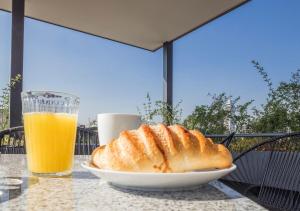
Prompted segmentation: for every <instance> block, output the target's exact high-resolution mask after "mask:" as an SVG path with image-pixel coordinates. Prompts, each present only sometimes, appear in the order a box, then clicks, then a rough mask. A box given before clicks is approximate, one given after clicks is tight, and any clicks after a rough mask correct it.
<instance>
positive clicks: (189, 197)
mask: <svg viewBox="0 0 300 211" xmlns="http://www.w3.org/2000/svg"><path fill="white" fill-rule="evenodd" d="M86 159H87V157H86V156H76V158H75V164H74V171H73V174H72V176H69V177H66V178H39V177H33V176H30V175H29V174H28V172H27V170H26V159H25V156H24V155H0V210H209V211H212V210H223V211H225V210H256V211H258V210H264V208H262V207H261V206H259V205H258V204H256V203H255V202H253V201H251V200H250V199H248V198H246V197H244V196H242V195H240V194H238V193H237V192H235V191H233V190H232V189H230V188H229V187H227V186H225V185H223V184H222V183H220V182H218V181H215V182H211V183H210V184H207V185H202V186H200V187H198V188H196V189H194V190H191V191H181V192H140V191H132V190H124V189H117V188H115V187H112V186H110V185H108V184H107V183H105V182H104V181H102V180H101V179H98V178H96V177H94V176H93V175H92V174H90V173H89V172H87V171H85V170H84V169H83V168H81V167H80V163H81V162H82V161H84V160H86Z"/></svg>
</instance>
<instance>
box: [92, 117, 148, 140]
mask: <svg viewBox="0 0 300 211" xmlns="http://www.w3.org/2000/svg"><path fill="white" fill-rule="evenodd" d="M97 120H98V136H99V145H100V146H102V145H106V144H109V143H110V142H111V141H112V140H113V139H115V138H118V137H119V134H120V132H122V131H123V130H132V129H137V128H138V127H139V126H140V125H141V123H142V121H141V116H140V115H136V114H122V113H102V114H98V116H97Z"/></svg>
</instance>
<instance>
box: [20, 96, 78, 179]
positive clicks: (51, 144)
mask: <svg viewBox="0 0 300 211" xmlns="http://www.w3.org/2000/svg"><path fill="white" fill-rule="evenodd" d="M22 109H23V119H24V129H25V142H26V152H27V165H28V170H29V171H30V172H31V173H33V174H34V175H37V176H64V175H68V174H70V173H71V172H72V167H73V160H74V147H75V139H76V130H77V119H78V110H79V98H78V97H76V96H74V95H70V94H66V93H59V92H50V91H49V92H47V91H45V92H44V91H27V92H22Z"/></svg>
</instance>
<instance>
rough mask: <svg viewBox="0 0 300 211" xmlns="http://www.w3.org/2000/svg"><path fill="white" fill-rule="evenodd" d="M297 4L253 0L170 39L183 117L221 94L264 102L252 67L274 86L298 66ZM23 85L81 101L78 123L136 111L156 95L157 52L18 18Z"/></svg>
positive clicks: (2, 21)
mask: <svg viewBox="0 0 300 211" xmlns="http://www.w3.org/2000/svg"><path fill="white" fill-rule="evenodd" d="M299 8H300V1H298V0H253V1H252V2H250V3H248V4H246V5H244V6H242V7H240V8H239V9H237V10H235V11H233V12H231V13H229V14H227V15H225V16H223V17H221V18H219V19H217V20H216V21H214V22H212V23H210V24H207V25H206V26H204V27H202V28H200V29H198V30H196V31H194V32H192V33H190V34H188V35H187V36H185V37H183V38H181V39H179V40H178V41H176V42H175V43H174V101H175V102H177V101H179V100H182V101H183V103H182V108H183V111H184V112H183V114H184V116H185V115H187V114H189V113H191V112H192V111H193V109H194V107H195V106H196V105H199V104H206V103H209V101H210V98H209V97H208V96H207V94H208V93H221V92H223V91H225V92H227V93H228V94H231V95H233V96H241V98H242V101H247V100H250V99H255V104H257V105H259V104H261V103H264V102H265V99H266V94H267V88H266V86H265V83H264V82H263V81H262V80H261V78H260V76H259V75H258V74H257V72H255V70H254V68H253V67H252V64H251V60H253V59H255V60H258V61H260V62H261V63H262V64H263V65H264V67H265V69H266V70H267V71H268V73H269V75H270V76H271V78H272V80H273V81H274V83H275V84H278V82H280V81H281V80H288V79H289V77H290V73H291V72H293V71H295V70H296V69H298V68H300V41H299V37H300V27H299V25H300V13H299ZM10 37H11V15H10V14H9V13H6V12H1V11H0V87H3V86H4V84H5V83H7V82H8V79H9V71H10V45H11V43H10ZM24 90H55V91H64V92H69V93H73V94H76V95H78V96H80V98H81V109H80V122H86V121H87V120H88V118H91V119H93V118H95V116H96V114H97V113H101V112H127V113H128V112H129V113H136V112H137V110H136V106H138V105H141V104H142V103H143V101H144V97H145V95H146V93H147V92H150V94H151V96H152V98H153V99H161V98H162V50H161V49H160V50H158V51H156V52H154V53H151V52H148V51H144V50H141V49H137V48H134V47H130V46H126V45H123V44H119V43H115V42H111V41H108V40H105V39H101V38H97V37H93V36H89V35H85V34H82V33H79V32H74V31H72V30H68V29H64V28H60V27H57V26H53V25H49V24H45V23H42V22H38V21H34V20H30V19H26V21H25V46H24Z"/></svg>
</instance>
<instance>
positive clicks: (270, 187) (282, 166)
mask: <svg viewBox="0 0 300 211" xmlns="http://www.w3.org/2000/svg"><path fill="white" fill-rule="evenodd" d="M270 147H271V149H272V151H271V153H270V156H269V161H268V164H267V166H266V170H265V172H264V175H263V178H262V183H261V186H260V191H259V194H258V199H259V201H260V202H261V203H262V204H263V205H265V206H267V207H270V208H276V209H280V210H300V134H299V135H296V136H293V137H289V136H287V137H284V138H281V139H280V140H278V141H276V142H273V143H272V145H271V146H270Z"/></svg>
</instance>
